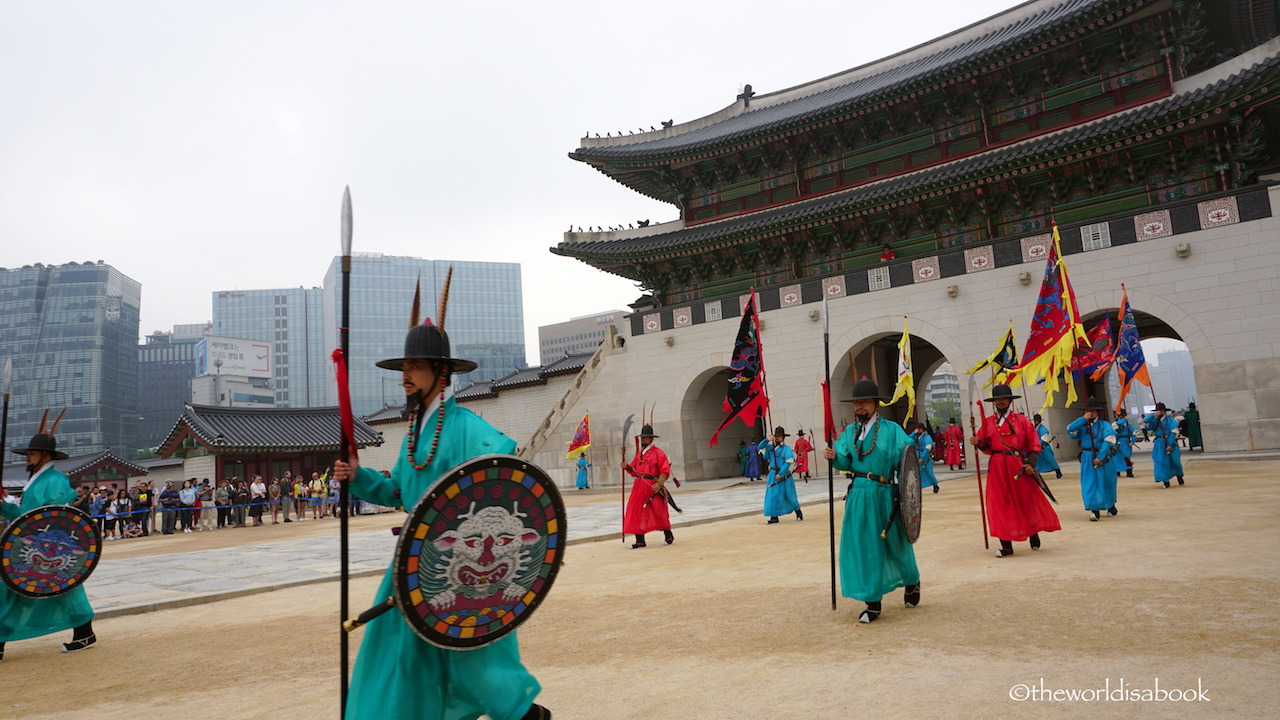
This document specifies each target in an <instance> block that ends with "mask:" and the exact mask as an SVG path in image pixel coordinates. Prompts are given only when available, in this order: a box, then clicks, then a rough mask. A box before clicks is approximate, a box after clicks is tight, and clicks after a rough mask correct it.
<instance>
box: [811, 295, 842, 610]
mask: <svg viewBox="0 0 1280 720" xmlns="http://www.w3.org/2000/svg"><path fill="white" fill-rule="evenodd" d="M822 360H823V363H824V368H823V370H824V375H823V377H824V378H825V380H824V381H823V383H822V392H823V413H822V428H823V435H824V436H826V439H827V447H832V446H833V442H834V440H835V430H836V429H835V428H834V427H833V426H832V421H831V314H830V312H829V311H828V310H827V298H826V297H825V296H824V297H823V298H822ZM812 434H813V433H812V432H810V435H812ZM827 535H828V539H829V541H830V542H829V544H830V546H831V609H832V610H835V609H836V465H835V460H828V461H827Z"/></svg>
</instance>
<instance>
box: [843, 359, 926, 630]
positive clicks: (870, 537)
mask: <svg viewBox="0 0 1280 720" xmlns="http://www.w3.org/2000/svg"><path fill="white" fill-rule="evenodd" d="M886 399H887V398H886V397H885V396H883V395H881V394H880V391H879V389H878V388H877V387H876V384H875V383H874V382H873V381H871V380H867V379H866V378H863V379H861V380H859V381H858V382H856V383H854V385H853V398H851V399H850V400H845V401H844V402H852V403H854V409H853V412H854V422H853V423H851V424H850V425H849V426H848V427H846V428H845V429H844V433H843V434H842V435H841V436H840V437H839V438H837V439H836V442H835V447H834V448H826V449H825V450H823V453H822V456H823V457H824V458H826V459H828V460H831V461H832V462H833V465H834V467H835V469H836V470H839V471H841V472H845V473H848V474H850V475H851V476H852V478H853V480H852V482H850V483H849V493H848V495H846V496H845V501H844V520H843V523H842V525H841V530H840V563H839V566H840V592H841V594H843V595H844V596H845V597H849V598H854V599H855V600H861V601H863V602H865V603H866V604H867V607H866V609H865V610H863V611H862V614H861V615H859V616H858V622H864V623H869V622H874V621H875V620H876V619H877V618H879V617H880V612H881V610H882V607H881V602H880V601H881V600H882V599H883V597H884V595H885V594H886V593H889V592H891V591H893V590H894V589H895V588H905V590H904V593H903V603H904V604H905V605H906V606H907V607H909V608H913V607H916V606H917V605H919V604H920V569H919V568H918V567H917V566H916V554H915V550H914V548H913V547H912V545H911V543H909V542H907V533H906V531H905V530H904V529H903V527H902V522H901V519H900V518H895V519H894V522H893V523H890V522H889V517H890V516H891V515H895V514H896V512H897V510H896V503H895V501H894V496H893V493H894V486H893V478H894V477H895V476H896V475H897V473H898V467H899V466H900V465H901V463H902V455H903V453H904V452H905V451H907V449H908V448H910V447H911V446H912V443H911V439H910V438H909V437H907V433H906V431H904V430H903V429H902V427H901V426H900V425H898V424H897V423H894V422H890V421H888V420H885V419H884V418H881V417H880V416H879V415H878V414H877V412H876V406H877V404H878V403H879V401H880V400H886ZM886 527H887V528H888V530H887V532H886V533H885V538H884V539H882V538H881V537H880V533H881V532H885V529H886Z"/></svg>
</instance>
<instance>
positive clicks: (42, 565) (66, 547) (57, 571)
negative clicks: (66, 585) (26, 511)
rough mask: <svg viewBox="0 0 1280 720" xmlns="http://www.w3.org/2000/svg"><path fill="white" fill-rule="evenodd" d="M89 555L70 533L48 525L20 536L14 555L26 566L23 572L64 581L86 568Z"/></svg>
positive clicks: (41, 577)
mask: <svg viewBox="0 0 1280 720" xmlns="http://www.w3.org/2000/svg"><path fill="white" fill-rule="evenodd" d="M87 555H88V553H86V552H85V550H84V548H83V547H81V545H80V543H79V542H78V540H77V538H75V537H74V536H73V535H71V534H70V533H68V532H66V531H65V530H60V529H56V528H46V529H44V530H41V531H38V532H34V533H31V534H30V535H27V536H25V537H21V538H17V541H16V542H15V544H14V551H13V553H12V555H11V557H16V558H17V559H18V563H20V564H21V565H23V566H25V572H24V573H23V574H24V575H26V576H28V577H30V578H38V579H42V580H54V581H56V582H65V581H66V580H68V579H69V578H71V577H72V576H74V575H75V574H77V573H78V572H80V571H81V570H82V569H83V568H84V566H85V563H86V562H87Z"/></svg>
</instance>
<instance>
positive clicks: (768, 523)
mask: <svg viewBox="0 0 1280 720" xmlns="http://www.w3.org/2000/svg"><path fill="white" fill-rule="evenodd" d="M776 522H778V516H777V515H774V516H773V517H771V518H769V522H767V523H765V525H772V524H774V523H776Z"/></svg>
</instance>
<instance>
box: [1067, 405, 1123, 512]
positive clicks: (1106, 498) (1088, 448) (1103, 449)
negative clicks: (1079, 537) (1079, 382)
mask: <svg viewBox="0 0 1280 720" xmlns="http://www.w3.org/2000/svg"><path fill="white" fill-rule="evenodd" d="M1105 411H1106V404H1105V403H1103V402H1102V401H1101V400H1098V399H1097V398H1089V401H1088V403H1087V404H1086V405H1085V411H1084V417H1079V418H1076V419H1075V420H1073V421H1072V422H1071V424H1070V425H1068V426H1067V435H1070V436H1071V439H1072V440H1078V441H1079V442H1080V497H1081V498H1082V499H1083V500H1084V509H1085V510H1087V511H1089V519H1090V520H1093V521H1096V520H1098V518H1099V517H1101V515H1102V511H1104V510H1105V511H1106V512H1107V514H1108V515H1112V516H1114V515H1116V514H1117V511H1116V469H1115V462H1114V460H1115V452H1116V445H1115V431H1114V430H1112V428H1111V424H1110V423H1108V422H1107V421H1106V420H1105V419H1104V418H1102V417H1100V413H1103V412H1105Z"/></svg>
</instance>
